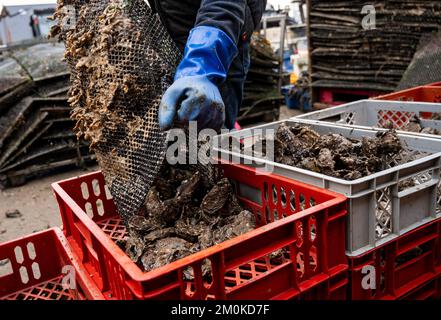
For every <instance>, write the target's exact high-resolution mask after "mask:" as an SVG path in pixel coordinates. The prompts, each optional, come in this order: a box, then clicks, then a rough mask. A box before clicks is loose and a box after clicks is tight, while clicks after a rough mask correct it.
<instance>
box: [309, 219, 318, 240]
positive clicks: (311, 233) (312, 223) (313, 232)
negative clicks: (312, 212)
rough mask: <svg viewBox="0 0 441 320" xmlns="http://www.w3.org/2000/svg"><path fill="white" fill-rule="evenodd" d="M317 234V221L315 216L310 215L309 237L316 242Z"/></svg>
mask: <svg viewBox="0 0 441 320" xmlns="http://www.w3.org/2000/svg"><path fill="white" fill-rule="evenodd" d="M316 236H317V221H316V220H315V217H314V216H311V217H309V239H310V240H311V241H312V242H314V240H315V238H316Z"/></svg>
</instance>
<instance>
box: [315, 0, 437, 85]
mask: <svg viewBox="0 0 441 320" xmlns="http://www.w3.org/2000/svg"><path fill="white" fill-rule="evenodd" d="M366 5H371V6H374V7H375V13H376V21H375V22H376V25H375V29H371V30H366V29H365V28H363V26H362V21H363V19H366V20H365V21H366V22H373V20H371V19H367V18H366V17H367V15H368V12H369V11H365V12H364V13H363V11H362V8H363V7H364V6H366ZM367 8H368V9H369V7H367ZM370 12H371V13H372V11H370ZM309 17H310V19H309V21H310V25H309V27H310V43H311V47H310V50H311V59H312V61H311V63H312V66H311V67H312V81H313V82H312V86H313V89H315V88H345V89H363V90H375V91H392V90H395V89H396V87H397V85H398V83H399V82H400V80H401V78H402V76H403V74H404V72H405V71H406V69H407V67H408V66H409V64H410V63H411V61H412V59H413V56H414V54H415V52H416V50H417V47H418V44H419V42H420V39H421V36H422V35H424V34H427V33H432V32H434V31H437V30H439V28H440V26H441V2H440V1H429V0H393V1H384V0H383V1H370V2H366V1H361V0H356V1H340V0H327V1H324V0H311V10H310V12H309ZM421 72H424V70H421Z"/></svg>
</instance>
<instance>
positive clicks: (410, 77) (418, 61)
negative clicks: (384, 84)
mask: <svg viewBox="0 0 441 320" xmlns="http://www.w3.org/2000/svg"><path fill="white" fill-rule="evenodd" d="M440 80H441V32H438V33H435V34H427V35H425V36H423V37H421V43H420V46H419V48H418V50H417V52H416V53H415V56H414V57H413V60H412V62H411V64H410V65H409V67H408V68H407V70H406V72H405V73H404V75H403V78H402V79H401V81H400V84H399V85H398V89H399V90H404V89H408V88H413V87H417V86H421V85H425V84H428V83H434V82H438V81H440Z"/></svg>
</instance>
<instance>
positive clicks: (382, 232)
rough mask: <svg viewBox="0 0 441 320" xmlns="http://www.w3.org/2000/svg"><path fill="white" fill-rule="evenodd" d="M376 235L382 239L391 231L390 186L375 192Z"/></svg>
mask: <svg viewBox="0 0 441 320" xmlns="http://www.w3.org/2000/svg"><path fill="white" fill-rule="evenodd" d="M375 229H376V237H377V239H382V238H384V237H387V236H388V235H389V234H391V233H392V195H391V189H390V188H384V189H382V190H380V191H378V192H377V208H376V228H375Z"/></svg>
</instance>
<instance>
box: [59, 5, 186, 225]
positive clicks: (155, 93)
mask: <svg viewBox="0 0 441 320" xmlns="http://www.w3.org/2000/svg"><path fill="white" fill-rule="evenodd" d="M55 18H56V19H57V21H58V23H57V24H56V26H54V28H53V30H52V35H58V36H59V38H60V39H61V40H62V41H64V43H65V46H66V52H65V57H66V59H67V61H68V64H69V67H70V71H71V74H72V76H71V89H70V92H69V102H70V104H71V107H72V109H73V111H72V118H73V119H74V120H76V127H75V130H76V132H77V135H78V136H84V137H85V138H86V139H87V140H89V141H90V142H91V147H92V148H93V149H94V151H95V153H96V155H97V159H98V162H99V165H100V167H101V169H102V172H103V174H104V176H105V179H106V184H107V185H108V187H109V190H110V193H111V194H112V196H113V198H114V201H115V204H116V206H117V209H118V211H119V214H120V215H121V217H122V218H123V219H124V220H125V221H127V219H128V218H129V217H130V216H132V215H133V214H137V213H138V212H139V210H141V208H142V207H143V204H144V201H145V198H146V195H147V192H148V190H149V188H150V186H151V185H152V183H153V181H154V179H155V177H156V175H157V174H158V172H159V170H160V167H161V164H162V163H163V160H164V157H165V152H166V147H167V134H166V133H165V132H162V131H161V130H160V128H159V125H158V107H159V103H160V101H161V97H162V94H163V93H164V92H165V90H166V89H167V88H168V87H169V86H170V85H171V84H172V82H173V74H174V71H175V69H176V67H177V65H178V63H179V61H180V59H181V53H180V51H179V49H178V48H177V47H176V45H175V43H174V42H173V40H172V39H171V37H170V36H169V34H168V33H167V31H166V29H165V27H164V26H163V25H162V23H161V22H160V20H159V18H158V16H157V15H156V14H154V13H153V12H152V10H151V9H150V7H149V5H148V4H147V3H146V2H145V1H143V0H58V6H57V10H56V13H55Z"/></svg>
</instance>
